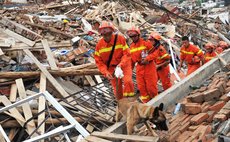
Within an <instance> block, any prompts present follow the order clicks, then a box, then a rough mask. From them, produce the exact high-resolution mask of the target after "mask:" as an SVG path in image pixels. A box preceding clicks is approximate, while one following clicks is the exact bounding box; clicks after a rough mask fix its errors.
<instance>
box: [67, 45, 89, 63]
mask: <svg viewBox="0 0 230 142" xmlns="http://www.w3.org/2000/svg"><path fill="white" fill-rule="evenodd" d="M87 51H88V49H87V48H86V47H85V46H80V47H78V48H76V49H74V50H72V51H69V52H68V53H67V54H66V55H65V58H64V59H65V60H66V61H67V62H71V61H73V60H74V59H75V58H76V57H78V56H80V55H82V54H84V53H86V52H87Z"/></svg>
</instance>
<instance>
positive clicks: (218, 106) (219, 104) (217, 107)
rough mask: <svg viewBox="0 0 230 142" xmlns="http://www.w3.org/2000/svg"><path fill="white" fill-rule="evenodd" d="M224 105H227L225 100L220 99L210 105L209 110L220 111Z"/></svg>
mask: <svg viewBox="0 0 230 142" xmlns="http://www.w3.org/2000/svg"><path fill="white" fill-rule="evenodd" d="M224 105H225V102H224V101H218V102H216V103H215V104H214V105H213V106H210V107H209V110H210V111H215V112H218V111H220V110H221V109H222V108H223V107H224Z"/></svg>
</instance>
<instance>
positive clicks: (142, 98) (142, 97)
mask: <svg viewBox="0 0 230 142" xmlns="http://www.w3.org/2000/svg"><path fill="white" fill-rule="evenodd" d="M145 99H149V96H141V100H145Z"/></svg>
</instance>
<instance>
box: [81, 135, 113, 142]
mask: <svg viewBox="0 0 230 142" xmlns="http://www.w3.org/2000/svg"><path fill="white" fill-rule="evenodd" d="M85 139H86V140H87V141H89V142H112V141H109V140H105V139H102V138H98V137H95V136H88V137H86V138H85Z"/></svg>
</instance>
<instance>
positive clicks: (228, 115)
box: [218, 108, 230, 118]
mask: <svg viewBox="0 0 230 142" xmlns="http://www.w3.org/2000/svg"><path fill="white" fill-rule="evenodd" d="M218 113H219V114H224V115H226V116H227V117H228V118H229V117H230V109H224V108H222V109H221V110H220V111H219V112H218Z"/></svg>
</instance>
